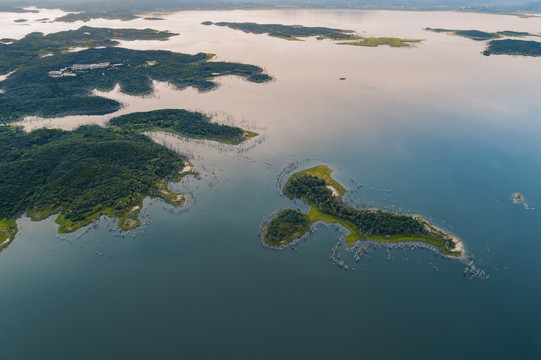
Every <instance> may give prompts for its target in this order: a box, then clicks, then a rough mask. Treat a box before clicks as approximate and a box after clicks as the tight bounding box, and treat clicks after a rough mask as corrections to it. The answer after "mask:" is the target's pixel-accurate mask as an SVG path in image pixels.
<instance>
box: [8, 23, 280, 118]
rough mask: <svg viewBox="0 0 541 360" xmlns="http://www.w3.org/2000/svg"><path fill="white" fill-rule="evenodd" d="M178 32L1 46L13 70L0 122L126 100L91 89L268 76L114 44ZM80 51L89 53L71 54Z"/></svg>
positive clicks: (67, 36)
mask: <svg viewBox="0 0 541 360" xmlns="http://www.w3.org/2000/svg"><path fill="white" fill-rule="evenodd" d="M173 35H175V34H172V33H168V32H158V31H155V30H150V29H146V30H135V29H100V28H90V27H82V28H80V29H79V30H75V31H63V32H59V33H54V34H49V35H46V36H44V35H43V34H41V33H32V34H29V35H27V36H26V37H25V38H23V39H21V40H19V41H14V42H13V43H8V44H6V43H0V73H4V74H5V73H9V72H13V71H14V73H13V74H11V75H10V76H9V77H8V78H7V79H6V80H4V81H2V82H0V90H2V91H0V121H2V122H11V121H15V120H19V119H21V118H23V117H25V116H28V115H38V116H41V117H55V116H66V115H101V114H108V113H112V112H114V111H117V110H118V109H119V108H120V106H121V105H120V103H118V102H117V101H114V100H110V99H106V98H102V97H99V96H93V95H92V90H93V89H99V90H102V91H109V90H112V89H113V88H114V87H115V85H117V84H118V85H120V87H121V91H122V92H124V93H127V94H130V95H145V94H149V93H151V92H152V91H153V85H152V80H157V81H164V82H169V83H171V84H172V85H174V86H176V87H177V88H184V87H188V86H192V87H195V88H197V89H199V90H200V91H206V90H210V89H212V88H214V87H215V86H216V83H215V82H213V81H212V79H213V78H214V77H217V76H224V75H237V76H242V77H244V78H246V79H247V80H248V81H251V82H256V83H261V82H265V81H268V80H269V79H270V76H268V75H266V74H264V73H263V70H262V69H261V68H259V67H257V66H254V65H246V64H239V63H227V62H215V61H212V62H209V61H208V60H209V59H211V58H212V56H213V55H211V54H204V53H199V54H195V55H188V54H180V53H173V52H170V51H159V50H153V51H140V50H130V49H124V48H117V47H115V45H117V44H118V42H116V41H114V40H113V39H125V40H134V39H143V40H150V39H153V40H163V39H167V38H168V37H170V36H173ZM75 46H78V47H90V49H87V50H83V51H77V52H66V51H67V50H69V49H70V48H72V47H75ZM96 46H100V47H101V46H106V47H105V48H94V47H96Z"/></svg>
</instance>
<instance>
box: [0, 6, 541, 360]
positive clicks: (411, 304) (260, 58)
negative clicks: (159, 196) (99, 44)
mask: <svg viewBox="0 0 541 360" xmlns="http://www.w3.org/2000/svg"><path fill="white" fill-rule="evenodd" d="M61 14H62V12H60V11H50V10H47V11H42V12H41V13H39V14H6V13H0V26H1V28H2V29H3V30H2V31H1V32H2V35H1V36H0V38H4V37H7V38H21V37H22V36H24V35H25V34H27V33H29V32H31V31H42V32H45V33H50V32H56V31H61V30H66V29H75V28H78V27H80V26H82V25H83V23H81V22H77V23H72V24H63V23H41V22H36V21H34V20H35V19H39V18H43V17H56V16H60V15H61ZM160 16H162V17H164V18H165V19H166V20H163V21H148V20H142V19H138V20H133V21H109V20H93V21H91V22H89V23H86V25H90V26H95V27H115V28H147V27H151V28H154V29H158V30H170V31H173V32H176V33H179V34H180V35H179V36H175V37H173V38H171V39H170V40H169V41H166V42H161V41H133V42H128V41H125V42H122V45H123V46H125V47H129V48H134V49H166V50H173V51H178V52H186V53H197V52H208V53H214V54H216V57H215V59H216V60H219V61H236V62H242V63H248V64H254V65H258V66H261V67H263V68H264V69H265V71H266V72H267V73H268V74H270V75H271V76H272V77H273V78H274V80H273V81H272V82H270V83H267V84H254V83H250V82H247V81H245V80H242V79H240V78H236V77H225V78H219V79H217V81H218V83H219V87H218V88H217V89H216V90H214V91H210V92H206V93H198V92H197V91H196V90H194V89H191V88H189V89H184V90H182V91H180V90H177V89H174V88H172V87H171V86H169V85H167V84H163V83H156V91H155V93H154V94H153V95H151V96H148V97H144V98H137V97H131V96H128V95H125V94H122V93H120V92H119V91H118V89H117V90H115V91H113V92H110V93H107V94H104V96H107V97H110V98H113V99H118V100H120V101H121V102H122V103H123V104H124V107H123V108H122V109H121V110H120V111H119V112H117V113H115V114H110V115H107V116H87V117H86V116H77V117H68V118H62V119H36V118H32V119H27V120H25V121H23V122H22V123H23V124H24V125H25V126H26V127H27V128H28V129H32V128H37V127H42V126H49V127H61V128H64V129H73V128H74V127H76V126H79V125H81V124H89V123H96V124H105V123H106V122H107V120H108V119H110V118H111V117H113V116H116V115H119V114H124V113H129V112H133V111H148V110H154V109H162V108H185V109H188V110H198V111H202V112H204V113H207V114H210V115H215V119H216V120H217V121H221V122H225V123H228V124H235V125H239V126H242V127H244V128H247V129H250V130H254V131H256V132H258V133H260V134H261V135H260V137H259V138H256V139H254V140H252V141H251V142H249V143H247V144H243V145H241V146H240V147H233V146H229V145H222V144H215V143H212V142H208V141H194V140H190V141H188V140H182V139H179V138H177V137H175V136H170V135H166V134H153V135H152V136H153V138H155V140H156V141H158V142H161V143H163V144H165V145H166V146H169V147H171V148H174V149H176V150H177V151H179V152H181V153H183V154H185V155H186V156H188V158H189V159H190V161H191V162H192V163H193V164H194V166H195V168H196V170H197V171H199V172H200V173H201V176H200V178H186V179H185V180H184V181H183V182H182V183H181V184H174V185H172V186H171V188H172V189H173V190H182V191H185V192H187V193H188V194H189V201H188V204H187V206H186V207H185V208H180V209H175V208H173V207H172V206H169V205H167V204H164V203H163V202H161V201H159V200H153V199H147V200H145V202H144V206H143V216H142V218H143V223H144V224H143V226H142V227H141V228H140V229H137V230H134V231H131V232H128V233H122V232H120V231H118V230H117V228H116V223H115V221H112V220H110V219H105V218H103V219H101V220H100V221H99V222H97V223H95V224H94V225H92V226H90V227H87V228H85V229H80V230H79V231H77V232H76V233H74V234H69V235H57V232H56V229H57V225H56V224H55V223H54V219H53V218H50V219H47V220H45V221H42V222H39V223H35V222H31V221H30V220H29V219H27V218H22V219H21V220H19V222H18V224H19V230H20V231H19V233H18V235H17V237H16V239H15V241H14V242H13V243H12V244H11V245H10V246H9V247H8V248H7V250H5V251H4V252H2V253H1V254H0V307H1V308H3V309H4V311H3V314H2V318H1V319H2V320H1V323H0V344H1V345H0V357H1V358H5V359H31V358H40V359H96V358H104V359H118V358H130V359H149V358H197V359H206V358H227V359H229V358H231V359H239V358H240V359H253V358H257V359H275V358H278V357H281V358H286V359H293V358H295V359H305V358H306V359H309V358H311V359H329V358H331V357H332V358H340V357H344V358H346V357H347V358H368V359H370V358H377V359H409V358H416V359H433V358H438V359H457V358H460V359H478V358H492V359H534V358H539V357H540V356H541V346H540V345H539V344H541V309H540V307H539V300H538V299H539V296H540V295H541V281H540V276H541V265H540V262H539V257H540V254H541V239H540V235H539V233H538V232H537V229H538V228H539V223H540V217H539V210H538V209H536V207H537V206H539V205H538V203H539V202H540V201H541V188H540V187H539V182H540V178H541V142H540V141H539V139H540V136H541V124H540V123H539V121H540V119H539V114H540V113H541V102H540V101H539V94H540V90H541V66H540V64H541V59H539V58H528V57H520V56H490V57H485V56H482V55H481V52H482V51H483V50H484V46H485V45H484V42H477V41H473V40H470V39H466V38H462V37H458V36H450V35H447V34H437V33H433V32H427V31H424V30H423V29H424V28H426V27H432V28H447V29H478V30H484V31H501V30H514V31H527V32H532V33H538V32H539V31H540V30H541V18H539V17H531V18H519V17H517V16H507V15H489V14H466V13H454V12H399V11H351V10H298V9H284V10H259V11H255V10H251V11H245V10H237V11H208V12H205V11H187V12H177V13H171V14H164V15H160ZM18 18H26V19H29V21H28V22H27V23H25V24H26V25H25V24H15V23H13V19H18ZM207 20H208V21H212V22H218V21H230V22H244V21H253V22H258V23H281V24H301V25H305V26H327V27H337V28H343V29H351V30H355V31H357V32H358V33H360V34H362V35H370V36H378V37H379V36H393V37H401V38H414V39H425V41H423V42H422V43H420V44H418V45H416V46H415V47H412V48H389V47H378V48H368V47H354V46H339V45H336V44H333V43H332V42H330V41H317V40H315V39H308V40H306V41H303V42H297V41H285V40H282V39H278V38H272V37H268V36H265V35H254V34H247V33H243V32H241V31H235V30H232V29H228V28H223V27H217V26H204V25H201V22H203V21H207ZM340 78H346V79H345V80H340ZM317 164H325V165H327V166H329V167H331V168H332V169H334V173H333V175H334V176H335V178H336V179H337V180H338V181H340V182H341V183H342V184H343V185H344V187H346V188H347V189H348V190H349V193H348V195H347V196H348V200H349V201H350V202H351V203H353V204H365V205H366V206H369V207H378V208H381V209H390V210H393V211H397V212H404V213H409V214H420V215H422V216H423V217H425V218H426V219H429V220H430V221H432V222H433V223H434V224H436V225H437V226H440V227H442V228H443V229H446V230H448V231H450V232H452V233H453V234H454V235H456V236H458V237H459V238H460V239H461V240H462V241H463V242H464V245H465V247H466V251H467V253H468V255H469V256H471V257H472V259H473V263H474V265H475V267H476V268H477V269H480V272H481V273H480V274H481V275H480V276H475V277H470V276H464V275H463V272H464V268H465V267H466V265H465V264H464V263H463V262H460V261H457V260H449V259H445V258H442V257H440V256H438V255H437V254H435V253H434V252H433V251H430V250H426V249H422V248H420V247H417V248H415V249H411V248H409V247H407V248H396V247H395V248H384V247H377V248H374V246H370V247H369V252H368V253H367V254H366V255H364V256H361V257H360V260H359V261H356V259H355V254H354V252H355V251H347V249H345V248H344V245H343V243H342V242H341V240H340V237H341V236H343V233H342V232H343V229H340V228H337V227H335V226H325V225H323V224H320V225H317V227H316V229H315V230H316V231H314V233H313V234H311V235H310V236H309V237H307V238H306V239H305V240H303V241H301V242H299V243H298V244H296V245H295V246H294V247H293V248H288V249H285V250H282V251H274V250H271V249H268V248H266V247H264V246H262V245H261V241H260V238H259V235H258V229H259V228H260V226H261V224H262V222H263V221H264V219H265V218H268V217H269V216H270V215H271V214H272V213H273V212H275V211H276V210H278V209H281V208H293V209H296V208H298V207H302V205H301V203H300V202H293V201H291V200H289V199H286V198H284V197H282V196H281V195H280V192H279V184H280V180H283V179H284V178H287V175H288V174H290V173H291V172H292V171H294V170H295V169H300V168H307V167H309V166H314V165H317ZM515 192H519V193H521V194H523V195H524V198H525V203H522V204H514V203H513V201H512V194H513V193H515ZM338 261H344V262H345V263H346V264H348V266H349V269H348V270H347V271H346V270H344V269H343V268H342V267H340V266H338V265H337V262H338Z"/></svg>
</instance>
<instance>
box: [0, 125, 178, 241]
mask: <svg viewBox="0 0 541 360" xmlns="http://www.w3.org/2000/svg"><path fill="white" fill-rule="evenodd" d="M183 167H184V162H183V160H182V158H181V156H180V155H178V154H177V153H175V152H173V151H172V150H169V149H167V148H165V147H163V146H160V145H158V144H156V143H155V142H153V141H152V140H151V139H149V138H148V137H146V136H144V135H139V134H137V133H134V132H133V131H130V130H125V129H121V128H101V127H99V126H83V127H80V128H78V129H77V130H74V131H72V132H68V131H62V130H47V129H40V130H35V131H33V132H31V133H25V132H24V131H22V130H21V129H20V128H18V127H7V126H3V127H0V187H1V188H2V194H3V195H2V197H1V198H0V219H2V220H1V221H2V222H0V228H1V229H2V230H0V238H3V239H5V238H6V237H9V238H11V239H12V237H13V235H14V234H15V232H16V228H14V227H13V221H14V219H16V218H17V217H19V216H20V215H21V214H23V213H24V212H25V211H26V213H27V214H28V216H30V217H31V218H32V220H36V221H38V220H42V219H45V218H47V217H49V216H51V215H53V214H58V215H57V218H56V222H57V223H58V224H59V225H60V227H59V232H72V231H75V230H76V229H78V228H80V227H82V226H84V225H87V224H88V223H90V222H92V221H93V220H96V219H98V218H99V217H100V216H101V215H107V216H111V217H116V218H118V219H119V221H120V224H119V225H120V227H121V228H123V229H131V228H134V227H136V226H138V225H139V220H138V218H137V214H138V212H139V209H140V208H141V206H142V200H143V199H144V198H145V197H147V196H154V197H159V198H163V199H164V200H166V201H167V202H170V203H173V204H176V205H180V204H182V203H183V202H184V196H183V195H182V194H175V193H173V192H171V191H169V190H168V189H167V185H166V181H165V179H170V178H171V179H173V178H174V177H175V176H176V175H177V174H178V172H179V171H180V170H181V169H182V168H183ZM6 224H7V225H6ZM10 224H11V225H10ZM14 229H15V230H14ZM6 234H7V235H6Z"/></svg>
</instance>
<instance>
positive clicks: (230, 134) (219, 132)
mask: <svg viewBox="0 0 541 360" xmlns="http://www.w3.org/2000/svg"><path fill="white" fill-rule="evenodd" d="M109 124H110V125H113V126H119V127H122V128H124V129H130V130H134V131H168V132H172V133H175V134H178V135H181V136H186V137H191V138H202V139H208V140H215V141H220V142H225V143H229V144H240V143H241V142H243V141H244V140H246V139H247V138H249V137H253V136H255V135H257V134H255V133H248V132H245V131H243V130H242V129H240V128H238V127H233V126H227V125H220V124H216V123H212V122H210V119H209V118H208V117H206V116H205V115H203V114H201V113H198V112H191V111H186V110H177V109H167V110H155V111H149V112H138V113H131V114H127V115H122V116H119V117H115V118H113V119H111V120H110V121H109ZM254 134H255V135H254Z"/></svg>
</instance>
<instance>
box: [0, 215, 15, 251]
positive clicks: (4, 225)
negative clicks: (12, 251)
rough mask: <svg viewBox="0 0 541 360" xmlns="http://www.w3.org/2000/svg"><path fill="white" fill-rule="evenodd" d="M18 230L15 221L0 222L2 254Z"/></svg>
mask: <svg viewBox="0 0 541 360" xmlns="http://www.w3.org/2000/svg"><path fill="white" fill-rule="evenodd" d="M17 231H18V228H17V223H16V222H15V220H14V219H3V220H0V252H1V251H2V250H4V249H5V248H6V247H7V246H8V245H9V244H10V243H11V242H12V241H13V239H14V238H15V234H17Z"/></svg>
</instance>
